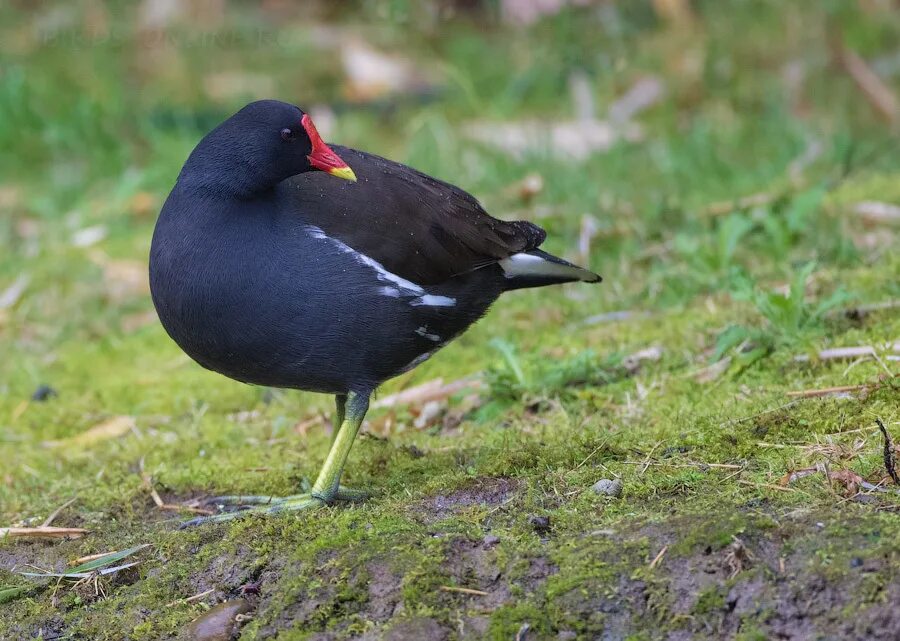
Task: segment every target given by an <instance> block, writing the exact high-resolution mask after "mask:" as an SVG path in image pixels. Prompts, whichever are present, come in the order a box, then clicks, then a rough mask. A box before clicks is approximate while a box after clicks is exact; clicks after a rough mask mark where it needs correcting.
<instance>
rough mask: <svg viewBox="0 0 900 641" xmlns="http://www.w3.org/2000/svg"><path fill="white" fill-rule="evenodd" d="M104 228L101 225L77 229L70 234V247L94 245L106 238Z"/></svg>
mask: <svg viewBox="0 0 900 641" xmlns="http://www.w3.org/2000/svg"><path fill="white" fill-rule="evenodd" d="M106 234H107V231H106V227H104V226H103V225H94V226H93V227H85V228H84V229H79V230H78V231H76V232H75V233H74V234H72V245H73V246H74V247H90V246H91V245H96V244H97V243H99V242H100V241H101V240H103V239H104V238H106Z"/></svg>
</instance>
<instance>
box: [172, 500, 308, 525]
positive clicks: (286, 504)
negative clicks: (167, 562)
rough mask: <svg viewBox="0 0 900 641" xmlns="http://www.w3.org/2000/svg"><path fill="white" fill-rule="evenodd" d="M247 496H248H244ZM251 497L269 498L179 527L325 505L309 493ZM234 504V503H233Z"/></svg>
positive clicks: (193, 520)
mask: <svg viewBox="0 0 900 641" xmlns="http://www.w3.org/2000/svg"><path fill="white" fill-rule="evenodd" d="M221 498H231V497H221ZM242 498H247V497H242ZM251 498H267V499H269V501H267V502H266V503H265V504H259V503H257V504H256V505H255V507H247V508H246V509H238V510H236V511H232V512H223V513H222V514H213V515H212V516H201V517H198V518H196V519H191V520H190V521H185V522H184V523H182V524H181V525H180V526H179V527H178V529H180V530H183V529H185V528H188V527H193V526H195V525H203V524H205V523H223V522H225V521H233V520H234V519H237V518H241V517H244V516H247V515H249V514H262V515H271V514H278V513H279V512H299V511H300V510H309V509H312V508H317V507H321V506H323V505H325V502H324V501H323V500H321V499H318V498H316V497H314V496H310V495H309V494H297V495H295V496H286V497H283V498H275V497H251ZM232 505H234V504H232Z"/></svg>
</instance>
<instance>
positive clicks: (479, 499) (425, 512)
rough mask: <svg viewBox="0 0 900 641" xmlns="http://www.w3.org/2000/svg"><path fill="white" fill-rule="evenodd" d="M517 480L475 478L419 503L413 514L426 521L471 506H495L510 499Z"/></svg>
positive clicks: (450, 514)
mask: <svg viewBox="0 0 900 641" xmlns="http://www.w3.org/2000/svg"><path fill="white" fill-rule="evenodd" d="M518 488H519V481H517V480H516V479H510V478H484V479H475V480H473V481H472V483H471V484H469V485H467V486H466V487H463V488H460V489H458V490H456V491H455V492H451V493H449V494H438V495H437V496H433V497H431V498H430V499H426V500H425V501H423V502H422V503H421V504H419V505H418V506H416V507H417V509H416V512H415V514H417V515H419V516H420V517H424V519H425V521H426V522H427V523H433V522H435V521H440V520H441V519H445V518H447V517H450V516H453V515H454V514H458V513H459V512H461V511H463V510H465V509H466V508H470V507H473V506H482V507H497V506H500V505H503V504H504V503H507V502H508V501H510V500H511V499H512V498H513V497H514V496H515V493H516V491H517V490H518Z"/></svg>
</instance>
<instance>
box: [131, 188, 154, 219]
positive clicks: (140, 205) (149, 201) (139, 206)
mask: <svg viewBox="0 0 900 641" xmlns="http://www.w3.org/2000/svg"><path fill="white" fill-rule="evenodd" d="M128 206H129V209H130V210H131V213H132V214H134V215H135V216H137V217H139V218H143V217H144V216H149V215H150V214H155V213H156V197H155V196H154V195H153V194H151V193H150V192H148V191H139V192H137V193H136V194H135V195H134V196H132V197H131V200H130V201H129V203H128Z"/></svg>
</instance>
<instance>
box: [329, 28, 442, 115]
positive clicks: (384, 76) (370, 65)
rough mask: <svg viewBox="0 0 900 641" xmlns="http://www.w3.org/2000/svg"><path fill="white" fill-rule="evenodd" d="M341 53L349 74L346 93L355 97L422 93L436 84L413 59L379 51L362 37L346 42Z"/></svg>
mask: <svg viewBox="0 0 900 641" xmlns="http://www.w3.org/2000/svg"><path fill="white" fill-rule="evenodd" d="M340 56H341V62H342V64H343V67H344V74H345V75H346V77H347V85H346V86H345V88H344V93H345V94H346V95H347V97H348V98H349V99H351V100H355V101H359V102H365V101H369V100H376V99H378V98H383V97H384V96H386V95H390V94H408V93H415V92H417V91H418V92H421V91H423V90H426V89H428V87H429V86H430V85H431V84H432V83H430V82H428V81H427V80H426V78H425V76H424V74H422V73H421V72H420V71H419V70H418V69H417V68H416V66H415V65H414V64H413V62H412V60H408V59H406V58H400V57H398V56H393V55H388V54H386V53H382V52H380V51H376V50H375V49H373V48H372V47H371V46H369V45H368V44H367V43H365V42H362V41H361V40H358V39H356V40H350V41H348V42H345V43H344V44H343V45H342V46H341V47H340Z"/></svg>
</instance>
